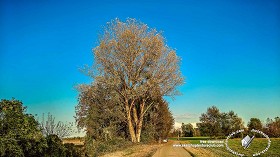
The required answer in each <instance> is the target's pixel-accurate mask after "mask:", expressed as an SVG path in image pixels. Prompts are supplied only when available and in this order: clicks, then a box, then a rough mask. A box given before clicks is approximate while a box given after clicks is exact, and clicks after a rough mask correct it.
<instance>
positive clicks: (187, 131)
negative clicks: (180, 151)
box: [181, 123, 195, 137]
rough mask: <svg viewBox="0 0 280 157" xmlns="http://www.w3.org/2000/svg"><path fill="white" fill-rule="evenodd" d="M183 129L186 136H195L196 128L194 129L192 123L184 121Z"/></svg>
mask: <svg viewBox="0 0 280 157" xmlns="http://www.w3.org/2000/svg"><path fill="white" fill-rule="evenodd" d="M181 129H182V135H183V136H184V137H193V136H194V132H195V130H194V128H193V126H192V124H190V123H189V124H184V123H182V126H181Z"/></svg>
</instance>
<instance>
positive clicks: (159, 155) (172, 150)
mask: <svg viewBox="0 0 280 157" xmlns="http://www.w3.org/2000/svg"><path fill="white" fill-rule="evenodd" d="M173 144H179V142H178V141H169V142H168V143H167V144H166V145H164V146H162V147H161V148H160V149H158V150H157V151H156V153H155V154H154V155H153V157H191V155H190V154H189V153H188V152H187V151H186V150H185V149H184V148H183V147H173Z"/></svg>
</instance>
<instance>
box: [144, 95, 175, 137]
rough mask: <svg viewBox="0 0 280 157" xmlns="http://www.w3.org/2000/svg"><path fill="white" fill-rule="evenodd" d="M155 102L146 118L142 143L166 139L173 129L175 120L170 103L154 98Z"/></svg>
mask: <svg viewBox="0 0 280 157" xmlns="http://www.w3.org/2000/svg"><path fill="white" fill-rule="evenodd" d="M153 102H155V104H154V105H153V106H152V107H151V109H150V110H149V111H148V112H147V115H146V116H145V118H144V125H143V130H142V135H141V141H143V142H151V141H155V140H161V139H165V138H167V136H168V133H169V132H170V130H171V129H172V128H173V124H174V119H173V116H172V113H171V112H170V110H169V107H168V103H167V102H166V101H165V100H164V99H163V98H157V99H155V98H154V100H153Z"/></svg>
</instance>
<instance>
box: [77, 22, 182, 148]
mask: <svg viewBox="0 0 280 157" xmlns="http://www.w3.org/2000/svg"><path fill="white" fill-rule="evenodd" d="M93 54H94V66H93V67H91V68H87V69H85V70H86V72H87V74H88V75H89V76H91V77H92V78H93V82H92V84H91V85H81V86H80V87H79V89H80V91H81V92H80V93H81V94H83V93H84V91H87V90H88V89H89V88H90V87H89V86H92V87H95V88H96V87H98V88H103V89H106V91H110V93H109V94H108V95H107V97H105V99H107V100H109V101H112V103H113V105H116V106H119V108H118V110H120V111H121V112H122V114H123V117H124V118H125V122H126V124H127V127H128V131H129V135H130V138H131V141H132V142H140V137H141V131H142V126H143V119H144V117H145V114H146V113H147V111H148V110H149V109H150V108H151V107H152V106H153V105H154V104H155V103H156V102H155V101H154V100H155V99H154V98H160V97H163V96H173V95H174V94H176V93H177V90H176V87H177V86H178V85H181V84H182V83H183V78H182V76H181V72H180V68H179V65H180V58H179V57H178V56H177V55H176V51H175V50H174V49H172V48H170V47H168V46H167V44H166V41H165V39H164V37H163V36H162V34H161V33H159V32H157V31H156V30H155V29H150V28H149V27H148V26H147V25H146V24H144V23H142V22H139V21H137V20H135V19H127V20H126V21H125V22H121V21H120V20H118V19H116V20H113V21H111V22H109V23H108V24H107V25H106V27H105V28H104V32H103V34H101V35H100V38H99V45H98V46H97V47H95V48H94V49H93ZM93 93H94V94H96V93H99V91H98V89H95V90H94V91H93ZM89 99H90V100H92V99H93V98H92V97H91V98H89ZM96 100H97V99H96ZM96 100H92V101H96ZM97 103H100V102H97ZM86 108H87V107H83V106H82V105H80V106H79V105H78V115H77V120H78V121H80V120H81V121H83V120H82V119H86V118H84V117H83V116H82V115H84V114H83V113H81V112H80V111H82V110H83V109H85V110H87V109H86ZM80 109H82V110H80ZM88 116H89V115H88ZM80 124H81V126H82V123H80Z"/></svg>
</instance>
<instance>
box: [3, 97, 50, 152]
mask: <svg viewBox="0 0 280 157" xmlns="http://www.w3.org/2000/svg"><path fill="white" fill-rule="evenodd" d="M25 111H26V107H24V106H23V104H22V102H21V101H18V100H15V99H12V100H6V99H2V100H1V102H0V155H1V156H38V155H40V154H44V150H45V149H46V147H47V144H46V141H45V140H44V137H43V135H42V133H41V131H40V127H39V123H38V122H37V121H36V120H35V118H34V116H33V115H31V114H26V113H25Z"/></svg>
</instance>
